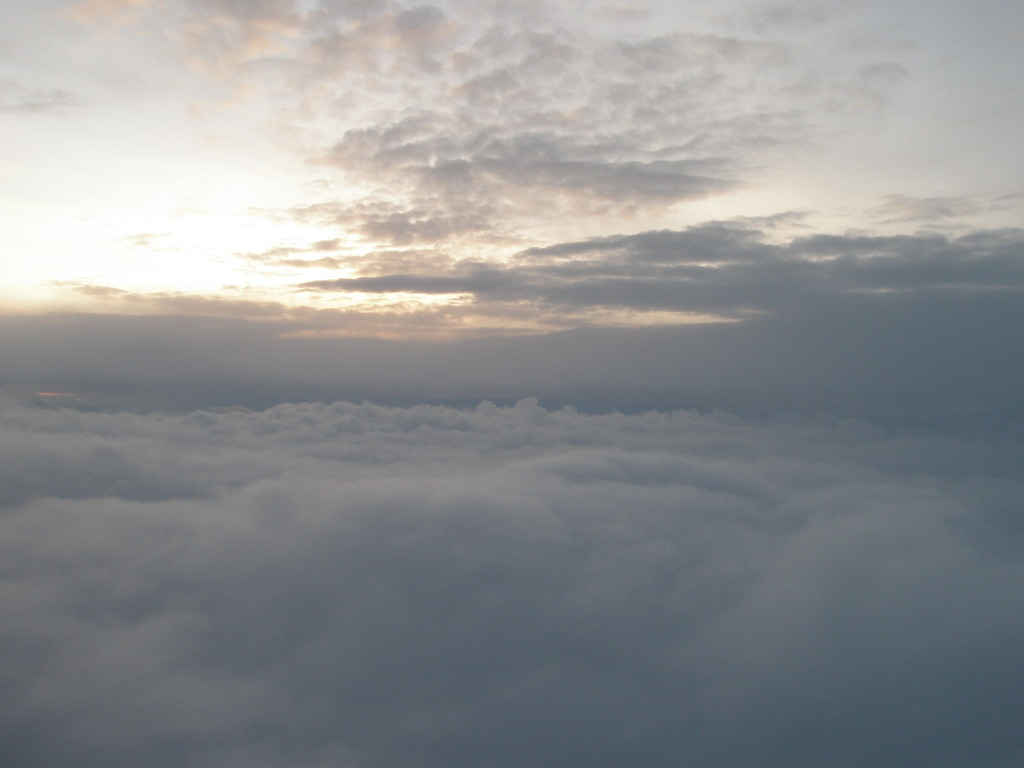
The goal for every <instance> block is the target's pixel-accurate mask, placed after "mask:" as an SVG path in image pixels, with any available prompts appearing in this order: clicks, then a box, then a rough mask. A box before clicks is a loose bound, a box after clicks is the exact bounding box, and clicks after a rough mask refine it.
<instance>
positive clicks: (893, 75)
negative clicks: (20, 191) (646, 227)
mask: <svg viewBox="0 0 1024 768" xmlns="http://www.w3.org/2000/svg"><path fill="white" fill-rule="evenodd" d="M611 8H612V10H614V7H611ZM149 14H150V15H149V17H148V18H149V20H150V22H151V26H152V28H153V29H154V30H157V29H159V30H162V32H161V34H162V35H163V36H164V37H165V38H166V39H167V40H168V41H170V43H171V45H172V46H173V47H175V48H176V49H177V50H178V51H179V53H180V55H181V56H182V57H183V58H184V59H185V60H186V61H188V62H189V63H190V64H191V65H192V66H193V67H195V68H197V69H198V70H199V71H201V72H204V73H206V74H208V75H209V76H211V77H213V78H214V79H215V80H216V81H217V82H218V84H219V85H220V86H222V88H220V89H218V91H217V92H219V93H226V98H227V99H228V101H229V102H230V103H231V104H236V105H237V104H240V103H242V102H243V101H245V99H246V98H257V95H258V98H259V99H260V103H261V104H264V105H265V106H266V109H267V110H268V114H271V115H272V117H271V119H270V123H271V124H272V125H271V126H270V127H271V128H272V131H273V135H274V136H275V137H276V138H275V141H277V142H278V143H279V144H281V143H283V144H284V145H285V146H284V147H283V148H284V149H286V150H287V151H288V152H290V153H296V154H297V155H299V156H303V157H305V158H306V159H307V160H308V161H309V163H310V167H311V168H315V169H316V173H317V174H318V175H319V176H320V179H319V181H320V182H322V183H325V184H326V188H325V189H324V192H323V193H322V197H321V199H319V200H311V201H306V202H304V203H302V204H300V205H296V206H294V207H293V209H292V213H293V214H294V215H295V216H296V217H297V218H300V219H303V218H305V217H308V216H309V215H311V214H316V213H319V214H324V215H327V214H329V216H328V219H329V220H330V221H331V223H332V224H334V225H336V226H339V227H343V228H344V229H345V230H346V231H347V232H349V233H351V234H354V235H357V236H359V237H361V238H362V239H363V240H365V241H367V242H368V243H369V244H370V245H371V246H372V247H374V248H380V249H389V248H395V247H399V248H407V247H430V246H438V247H451V246H456V245H457V246H459V247H460V248H474V249H478V248H480V247H481V246H483V247H486V246H490V245H493V244H495V243H508V242H514V243H519V244H521V245H524V244H535V243H537V242H543V241H545V240H550V239H551V237H553V236H554V237H563V238H564V237H566V233H565V228H566V223H567V222H568V221H572V222H574V224H573V226H574V228H575V229H576V230H577V231H582V232H587V231H594V230H593V229H592V228H593V227H595V226H597V227H600V229H599V230H598V231H607V225H608V222H609V221H623V222H627V221H629V222H631V223H630V226H633V224H632V220H634V219H636V218H638V217H641V216H642V217H645V218H648V219H651V218H654V219H659V218H660V217H666V216H670V215H672V213H673V208H674V207H675V206H678V205H680V204H682V203H686V202H688V201H696V200H703V199H706V198H708V197H713V196H719V195H724V194H728V193H731V192H735V191H737V190H739V189H743V188H745V187H747V186H748V185H749V184H750V183H751V182H752V180H753V179H752V177H753V175H754V174H755V173H757V170H756V169H758V168H760V167H762V166H763V164H764V162H765V161H766V160H768V159H769V158H771V157H776V156H777V155H778V154H779V153H786V152H788V151H791V150H792V148H795V147H798V146H806V143H807V142H808V141H811V140H815V139H816V137H819V136H820V134H821V133H822V132H823V131H826V132H827V130H830V129H828V128H827V126H826V123H827V122H828V121H822V120H821V119H820V117H819V118H815V119H811V118H810V114H811V113H813V112H814V111H815V110H819V111H820V110H826V111H827V112H828V113H829V114H830V115H833V114H838V115H846V116H847V117H850V116H852V115H853V114H854V113H856V112H858V111H860V110H863V109H864V107H865V102H867V106H868V107H869V108H871V109H877V108H881V107H882V106H884V98H883V96H884V93H885V91H886V88H887V87H888V85H889V84H890V83H891V82H892V81H895V80H897V79H899V77H898V75H899V74H900V72H902V70H901V69H900V68H901V67H902V64H900V63H899V62H896V61H885V62H879V61H876V60H875V59H873V58H871V57H870V56H868V55H867V54H864V53H862V52H856V51H849V50H844V51H843V52H842V56H838V55H837V54H836V51H833V52H832V54H833V55H832V56H831V60H832V62H833V64H832V65H830V67H829V68H828V69H827V70H822V69H821V68H820V67H818V66H817V65H816V64H815V63H813V62H809V61H805V60H803V59H802V58H801V55H802V54H801V53H800V52H799V51H800V49H799V47H797V46H795V45H794V43H793V41H791V40H788V39H787V38H786V37H785V35H777V34H775V33H774V32H772V33H769V30H768V28H767V27H764V25H762V27H763V28H761V29H760V31H757V30H755V31H754V32H752V33H750V34H744V35H741V34H735V33H726V31H724V30H723V29H719V30H718V31H710V30H707V29H704V28H703V27H704V26H706V25H703V26H702V25H697V24H696V23H694V24H693V25H692V26H691V27H690V28H687V29H686V30H685V31H674V30H673V28H672V27H669V28H668V30H669V31H667V32H665V31H663V30H658V29H656V28H655V27H652V25H651V24H648V23H642V24H639V25H638V26H635V27H631V28H630V29H631V31H628V32H627V31H626V30H624V29H623V28H621V25H620V24H619V23H617V22H616V23H608V21H607V18H608V15H607V14H608V9H607V8H606V9H605V12H602V13H597V14H591V15H589V16H587V17H586V18H585V19H581V18H580V17H579V15H574V14H573V13H572V10H571V9H570V8H569V7H568V6H563V5H560V4H552V3H530V4H523V3H515V4H507V3H505V4H489V5H482V4H479V3H475V4H468V3H463V2H456V1H454V0H452V1H450V2H449V1H446V2H437V3H432V4H426V5H416V4H409V3H403V2H381V3H368V2H359V3H341V2H326V1H325V2H317V3H311V4H310V3H297V2H291V1H286V0H266V1H265V2H259V3H236V2H224V1H220V0H217V1H215V0H203V1H201V0H193V1H192V2H189V3H184V4H177V5H172V6H168V7H166V8H164V9H162V10H161V9H160V8H157V7H153V8H151V9H150V11H149ZM773 14H774V16H773V18H774V17H776V16H777V17H779V18H780V19H786V18H793V19H795V18H798V17H800V18H802V15H801V13H800V12H798V11H797V10H794V9H789V10H787V9H775V10H774V11H773ZM804 15H806V14H804ZM602 19H604V21H602ZM719 26H721V25H719ZM225 85H226V86H227V87H228V90H227V91H226V92H225V91H223V86H225ZM850 119H853V118H852V117H850ZM848 128H849V122H848V121H847V122H846V123H845V124H844V127H843V130H848ZM298 137H302V138H301V139H299V138H298ZM555 233H558V234H557V235H556V234H555ZM569 236H573V235H569ZM463 252H465V251H463Z"/></svg>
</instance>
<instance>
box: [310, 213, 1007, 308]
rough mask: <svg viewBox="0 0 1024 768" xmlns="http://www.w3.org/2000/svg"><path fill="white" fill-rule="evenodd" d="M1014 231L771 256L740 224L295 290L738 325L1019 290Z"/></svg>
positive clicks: (773, 249) (868, 239) (862, 242)
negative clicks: (929, 295) (913, 298)
mask: <svg viewBox="0 0 1024 768" xmlns="http://www.w3.org/2000/svg"><path fill="white" fill-rule="evenodd" d="M1022 279H1024V238H1022V234H1021V232H1019V231H1015V230H1009V231H993V232H987V231H977V232H972V233H970V234H967V235H963V236H960V237H955V238H950V237H945V236H941V235H931V234H919V235H900V236H861V235H808V236H804V237H800V238H796V239H793V240H791V241H790V242H789V243H785V244H776V243H773V242H771V241H769V239H768V238H767V237H766V233H765V232H763V231H761V230H758V229H756V228H754V227H751V226H748V225H746V224H744V223H720V222H719V223H716V222H713V223H708V224H704V225H699V226H694V227H691V228H689V229H687V230H683V231H660V232H645V233H640V234H637V235H625V236H616V237H603V238H595V239H592V240H586V241H578V242H570V243H561V244H557V245H552V246H547V247H535V248H531V249H527V250H525V251H523V252H522V253H520V254H519V256H518V258H517V259H514V260H513V261H512V262H511V263H510V264H509V265H507V266H498V265H494V264H490V263H482V262H479V261H471V260H465V261H462V262H456V263H454V264H453V265H452V266H451V267H450V268H449V269H447V270H445V271H440V272H439V271H438V270H436V269H435V270H432V271H431V273H430V274H409V273H404V274H380V275H372V276H364V277H355V278H341V279H336V280H318V281H310V282H307V283H304V284H302V285H301V286H300V287H301V288H302V289H304V290H309V291H358V292H367V293H401V292H408V293H420V294H469V295H471V296H472V297H473V298H474V299H475V300H476V301H478V302H483V301H488V300H490V299H492V298H498V299H504V300H510V301H531V302H535V303H536V304H537V305H538V310H537V311H538V314H543V312H544V311H545V308H546V307H558V308H562V307H574V308H579V307H587V306H599V307H621V308H625V309H629V310H634V311H641V312H642V311H651V310H656V311H663V310H670V311H676V312H691V313H701V314H713V315H718V316H721V317H743V316H745V315H748V314H749V313H752V312H788V311H792V310H793V309H794V308H796V307H798V306H807V305H814V304H820V303H822V302H825V301H830V300H833V299H837V298H842V297H846V296H849V295H851V294H857V293H881V292H893V291H896V292H911V293H923V292H928V291H941V292H949V293H964V292H976V291H991V292H997V293H1000V294H1003V295H1005V294H1006V293H1007V292H1012V293H1015V294H1019V293H1020V292H1021V291H1022V290H1024V283H1022Z"/></svg>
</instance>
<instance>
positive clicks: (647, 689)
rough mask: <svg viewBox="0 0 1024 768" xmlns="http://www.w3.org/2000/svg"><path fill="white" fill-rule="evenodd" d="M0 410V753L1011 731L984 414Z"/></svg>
mask: <svg viewBox="0 0 1024 768" xmlns="http://www.w3.org/2000/svg"><path fill="white" fill-rule="evenodd" d="M0 418H2V419H3V422H4V429H3V431H2V434H3V439H2V441H0V448H2V450H3V452H4V455H5V460H4V461H3V462H0V478H2V482H3V485H2V487H3V489H4V493H3V496H2V499H0V501H2V503H3V505H4V509H3V511H2V513H0V548H2V550H3V556H2V561H3V563H4V580H3V585H2V586H3V592H4V599H3V600H2V601H0V619H2V620H0V636H2V638H3V642H4V647H5V649H6V650H5V654H4V669H5V672H4V674H5V685H4V694H3V696H2V699H0V701H2V708H0V729H2V734H3V738H2V739H0V745H2V746H0V753H2V754H3V757H4V760H5V762H11V763H17V764H18V765H21V766H25V767H26V768H35V767H36V766H42V765H53V764H61V763H68V762H74V763H75V764H76V765H82V766H85V767H86V768H92V766H99V765H104V766H108V767H109V766H115V767H116V766H127V765H137V764H138V763H139V762H140V761H141V762H145V763H146V764H147V765H154V766H181V765H189V766H197V767H205V766H210V767H211V768H212V766H242V765H246V766H272V765H281V764H288V765H296V766H310V767H313V766H324V765H338V764H345V765H353V766H366V765H385V766H398V765H402V766H409V765H415V766H420V767H421V768H430V767H431V766H451V765H470V764H479V763H487V764H489V765H495V766H510V767H511V766H517V765H523V764H526V763H529V764H531V765H537V766H541V768H543V767H544V766H556V765H557V766H562V765H566V764H588V765H595V766H618V765H622V764H623V763H624V762H626V761H629V760H638V759H639V760H642V761H643V762H644V764H645V765H651V766H675V765H678V764H679V763H680V761H684V762H686V764H688V765H693V766H698V768H704V767H707V768H710V767H711V766H719V765H726V764H730V765H746V764H753V763H756V764H758V765H763V766H766V768H781V767H782V766H786V768H793V767H794V766H795V767H796V768H801V767H803V766H807V767H808V768H809V767H810V766H812V765H821V764H826V763H827V764H837V765H846V766H851V767H854V768H858V767H860V766H865V767H866V766H869V765H878V764H882V763H898V764H900V765H907V766H912V767H913V766H922V768H923V766H928V767H929V768H944V767H946V766H948V767H949V768H954V767H955V766H961V765H964V764H971V765H977V766H979V767H980V768H1006V766H1009V765H1012V764H1013V763H1014V762H1015V761H1017V760H1019V758H1020V757H1021V755H1022V750H1024V743H1022V741H1021V736H1020V732H1019V728H1018V727H1017V725H1018V724H1019V721H1020V719H1021V716H1022V714H1024V713H1022V712H1021V701H1022V700H1024V699H1022V690H1021V682H1020V681H1021V680H1022V679H1024V675H1022V674H1021V672H1024V669H1022V666H1024V657H1022V656H1021V650H1020V644H1019V642H1017V639H1018V637H1019V635H1020V632H1021V631H1022V629H1024V627H1022V626H1021V618H1020V612H1019V611H1018V610H1016V608H1017V606H1018V605H1019V604H1020V601H1021V599H1022V597H1024V595H1022V591H1021V590H1022V588H1021V586H1020V585H1021V584H1024V578H1022V577H1024V562H1022V560H1021V557H1020V552H1021V548H1020V547H1019V546H1018V544H1019V543H1020V537H1021V527H1020V525H1019V520H1018V519H1017V518H1018V516H1017V512H1018V510H1019V500H1020V498H1021V494H1022V491H1024V487H1022V485H1021V480H1020V478H1021V471H1020V470H1021V462H1022V460H1024V446H1022V445H1021V444H1020V442H1019V440H1012V441H1004V442H1002V443H999V444H996V443H981V442H977V441H971V440H958V439H955V438H949V437H945V438H944V437H940V436H938V435H934V434H927V433H923V434H916V435H915V434H913V433H904V432H901V431H892V430H884V429H878V428H874V427H869V426H867V425H865V424H862V423H857V422H844V421H834V420H833V421H828V420H825V421H817V422H814V421H809V422H803V423H800V422H792V421H790V422H785V421H774V422H761V423H753V422H746V421H743V420H741V419H737V418H735V417H731V416H726V415H722V414H711V415H704V416H701V415H698V414H696V413H693V412H673V413H646V414H639V415H633V416H626V415H622V414H606V415H596V416H586V415H581V414H579V413H576V412H575V411H573V410H570V409H565V410H560V411H549V410H545V409H542V408H539V407H538V406H537V404H536V402H534V401H524V402H521V403H519V404H518V405H516V406H515V407H511V408H499V407H495V406H493V405H490V404H486V403H485V404H482V405H480V406H478V407H476V408H474V409H470V410H454V409H448V408H441V407H430V406H416V407H411V408H383V407H379V406H373V405H369V404H363V405H356V404H352V403H335V404H333V405H323V404H304V405H281V406H278V407H275V408H273V409H271V410H267V411H261V412H248V411H235V412H231V413H212V412H197V413H193V414H189V415H180V416H168V415H159V414H153V415H149V416H141V415H132V414H125V413H85V412H76V411H70V410H49V409H24V408H20V407H17V406H14V405H13V404H11V403H10V402H9V401H8V402H4V403H2V404H0ZM26 470H27V471H26ZM738 733H741V734H743V738H741V739H740V738H736V737H735V735H736V734H738ZM982 733H983V734H984V737H983V738H982V737H980V736H979V734H982Z"/></svg>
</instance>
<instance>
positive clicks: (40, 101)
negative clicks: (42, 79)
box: [0, 80, 81, 115]
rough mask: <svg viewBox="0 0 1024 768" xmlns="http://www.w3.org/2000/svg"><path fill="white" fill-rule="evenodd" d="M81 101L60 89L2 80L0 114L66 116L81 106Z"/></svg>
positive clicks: (0, 84)
mask: <svg viewBox="0 0 1024 768" xmlns="http://www.w3.org/2000/svg"><path fill="white" fill-rule="evenodd" d="M80 103H81V102H80V99H79V98H78V97H77V96H76V95H75V94H73V93H70V92H68V91H65V90H62V89H60V88H33V87H30V86H26V85H23V84H21V83H17V82H14V81H13V80H0V112H5V113H8V114H14V115H38V114H66V113H68V112H69V111H71V110H72V109H74V108H75V107H77V106H79V104H80Z"/></svg>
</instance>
